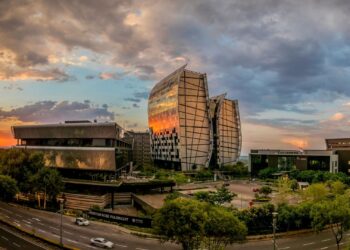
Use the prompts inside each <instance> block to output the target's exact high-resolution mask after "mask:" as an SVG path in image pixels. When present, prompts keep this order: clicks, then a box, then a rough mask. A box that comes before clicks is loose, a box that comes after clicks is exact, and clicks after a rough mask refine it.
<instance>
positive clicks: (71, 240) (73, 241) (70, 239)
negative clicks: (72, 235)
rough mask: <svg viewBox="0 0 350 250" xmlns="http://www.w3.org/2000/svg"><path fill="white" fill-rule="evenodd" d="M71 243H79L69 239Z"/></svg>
mask: <svg viewBox="0 0 350 250" xmlns="http://www.w3.org/2000/svg"><path fill="white" fill-rule="evenodd" d="M67 240H68V241H69V242H73V243H78V242H77V241H75V240H71V239H67Z"/></svg>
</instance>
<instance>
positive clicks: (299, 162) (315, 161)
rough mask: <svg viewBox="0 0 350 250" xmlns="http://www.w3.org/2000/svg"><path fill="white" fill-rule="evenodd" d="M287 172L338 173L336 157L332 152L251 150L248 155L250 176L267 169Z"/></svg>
mask: <svg viewBox="0 0 350 250" xmlns="http://www.w3.org/2000/svg"><path fill="white" fill-rule="evenodd" d="M267 167H271V168H277V169H279V170H284V171H289V170H293V169H299V170H307V169H308V170H323V171H329V172H331V173H337V172H338V155H337V154H335V153H334V152H333V151H332V150H271V149H252V150H251V151H250V154H249V165H248V170H249V172H250V173H251V175H252V176H256V175H258V173H259V171H260V170H262V169H264V168H267Z"/></svg>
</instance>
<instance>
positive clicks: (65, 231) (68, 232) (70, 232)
mask: <svg viewBox="0 0 350 250" xmlns="http://www.w3.org/2000/svg"><path fill="white" fill-rule="evenodd" d="M64 232H65V233H66V234H70V235H74V234H72V233H71V232H68V231H64Z"/></svg>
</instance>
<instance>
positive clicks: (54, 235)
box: [52, 234, 60, 238]
mask: <svg viewBox="0 0 350 250" xmlns="http://www.w3.org/2000/svg"><path fill="white" fill-rule="evenodd" d="M52 236H53V237H56V238H60V236H58V235H57V234H52Z"/></svg>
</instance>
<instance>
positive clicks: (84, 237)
mask: <svg viewBox="0 0 350 250" xmlns="http://www.w3.org/2000/svg"><path fill="white" fill-rule="evenodd" d="M79 237H80V238H83V239H87V240H88V239H90V238H89V237H86V236H82V235H79Z"/></svg>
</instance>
